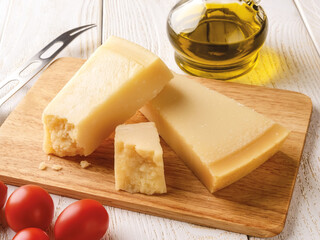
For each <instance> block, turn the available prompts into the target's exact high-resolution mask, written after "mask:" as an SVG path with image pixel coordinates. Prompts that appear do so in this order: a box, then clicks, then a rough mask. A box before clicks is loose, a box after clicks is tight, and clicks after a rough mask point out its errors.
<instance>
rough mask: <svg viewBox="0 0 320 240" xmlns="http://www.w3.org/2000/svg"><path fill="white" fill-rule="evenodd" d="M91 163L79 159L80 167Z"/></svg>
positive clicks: (85, 166)
mask: <svg viewBox="0 0 320 240" xmlns="http://www.w3.org/2000/svg"><path fill="white" fill-rule="evenodd" d="M90 165H91V163H89V162H87V161H81V162H80V166H81V168H87V167H89V166H90Z"/></svg>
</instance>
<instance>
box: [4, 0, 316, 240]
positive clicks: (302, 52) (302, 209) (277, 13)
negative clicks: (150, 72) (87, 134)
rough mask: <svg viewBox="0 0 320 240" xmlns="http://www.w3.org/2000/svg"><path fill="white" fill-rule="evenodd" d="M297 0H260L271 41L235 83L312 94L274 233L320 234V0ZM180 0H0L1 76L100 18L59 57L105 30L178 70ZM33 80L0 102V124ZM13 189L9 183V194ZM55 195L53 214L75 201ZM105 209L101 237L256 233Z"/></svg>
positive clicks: (87, 49) (86, 48)
mask: <svg viewBox="0 0 320 240" xmlns="http://www.w3.org/2000/svg"><path fill="white" fill-rule="evenodd" d="M295 1H296V5H295V2H294V0H281V1H278V0H265V1H262V6H263V7H264V9H265V11H266V13H267V15H268V18H269V23H270V24H269V34H268V38H267V41H266V44H265V45H264V47H263V49H262V50H261V58H260V61H259V64H258V66H257V67H256V68H255V69H254V70H253V71H252V72H250V73H249V74H247V75H246V76H244V77H241V78H239V79H236V80H234V81H236V82H241V83H247V84H257V85H264V86H268V87H273V88H281V89H288V90H294V91H298V92H301V93H304V94H306V95H308V96H309V97H311V99H312V102H313V115H312V119H311V124H310V128H309V133H308V137H307V141H306V146H305V149H304V153H303V156H302V161H301V167H300V170H299V174H298V178H297V182H296V185H295V190H294V194H293V199H292V201H291V206H290V209H289V214H288V218H287V221H286V225H285V228H284V230H283V232H282V233H281V234H280V235H278V236H276V237H274V238H273V239H297V240H298V239H299V240H300V239H309V240H310V239H320V201H319V199H320V144H319V143H320V142H319V136H320V93H319V90H320V54H319V53H318V52H317V50H316V49H317V48H318V49H319V51H320V17H319V13H320V2H319V0H295ZM176 2H177V1H176V0H55V1H49V0H23V1H22V0H0V81H1V80H2V79H4V78H5V77H6V76H7V75H8V74H9V73H10V72H11V71H14V70H15V69H16V68H17V67H18V66H19V65H21V64H23V63H24V62H25V61H26V60H28V59H29V58H30V57H32V56H33V54H34V53H36V52H38V51H39V50H40V49H41V48H42V47H43V46H45V45H46V44H47V43H49V42H50V41H51V40H52V39H54V38H56V36H58V35H59V34H61V33H63V32H64V31H66V30H69V29H71V28H74V27H77V26H80V25H84V24H88V23H96V24H97V25H98V27H97V28H95V29H94V30H91V31H88V32H86V33H84V34H83V35H81V36H80V37H79V38H78V39H76V40H75V41H74V42H72V43H71V44H70V45H69V46H68V47H67V48H66V49H65V50H64V51H63V52H62V53H61V54H60V55H59V57H63V56H71V57H80V58H88V56H89V55H90V54H91V53H92V52H93V51H94V50H95V49H96V48H97V47H98V46H99V45H100V44H101V43H102V42H104V41H105V39H107V37H108V36H110V35H116V36H120V37H123V38H126V39H128V40H131V41H134V42H136V43H138V44H140V45H142V46H144V47H146V48H148V49H150V50H151V51H153V52H154V53H156V54H157V55H159V56H160V57H161V58H162V59H163V60H164V61H165V62H166V63H167V65H168V66H169V67H170V68H171V69H172V70H174V71H177V72H180V70H179V69H178V67H177V65H176V64H175V62H174V58H173V49H172V47H171V45H170V44H169V41H168V39H167V36H166V16H167V14H168V12H169V10H170V9H171V7H172V6H173V5H174V4H175V3H176ZM297 6H298V7H299V8H300V9H301V12H302V15H300V14H299V11H298V10H297ZM301 16H303V18H302V17H301ZM306 26H307V27H308V29H309V31H308V30H307V27H306ZM36 79H37V77H36V78H35V79H33V80H32V81H31V82H29V84H27V85H26V86H25V87H24V88H23V89H22V90H20V92H19V93H18V94H16V95H15V96H14V97H13V98H11V99H10V101H9V102H7V103H6V104H5V105H3V106H2V108H1V109H0V124H1V123H2V122H3V121H4V120H5V118H6V117H7V115H8V114H9V113H10V112H11V111H12V110H13V109H14V108H15V106H16V105H17V103H18V102H19V101H20V100H21V99H22V98H23V96H24V95H25V94H26V92H27V91H28V89H29V88H30V87H31V86H32V85H33V83H34V82H35V81H36ZM0 96H1V92H0ZM2 167H3V166H2ZM14 189H16V187H14V186H9V194H10V193H11V192H12V191H13V190H14ZM52 197H53V199H54V203H55V207H56V211H55V218H56V217H57V216H58V215H59V214H60V212H61V211H62V210H63V209H64V208H65V207H66V206H68V205H69V204H70V203H72V202H74V201H75V200H74V199H70V198H66V197H63V196H56V195H52ZM106 209H107V210H108V212H109V214H110V228H109V230H108V232H107V234H106V236H105V237H104V238H103V239H110V240H111V239H130V240H132V239H228V240H233V239H234V240H240V239H241V240H244V239H256V238H253V237H250V236H246V235H241V234H237V233H231V232H226V231H222V230H217V229H210V228H204V227H200V226H195V225H192V224H187V223H183V222H177V221H173V220H168V219H164V218H158V217H153V216H148V215H144V214H139V213H135V212H129V211H125V210H121V209H116V208H112V207H108V206H106ZM50 234H51V236H52V229H51V232H50ZM13 236H14V233H13V232H12V231H11V230H10V229H8V228H6V227H4V226H2V227H1V228H0V240H4V239H6V240H8V239H12V238H13Z"/></svg>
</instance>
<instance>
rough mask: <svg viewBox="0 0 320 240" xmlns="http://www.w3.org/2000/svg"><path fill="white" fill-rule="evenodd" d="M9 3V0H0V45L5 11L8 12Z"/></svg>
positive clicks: (5, 16) (5, 15) (5, 17)
mask: <svg viewBox="0 0 320 240" xmlns="http://www.w3.org/2000/svg"><path fill="white" fill-rule="evenodd" d="M9 5H10V0H1V1H0V45H1V38H2V31H3V27H4V25H5V23H6V20H7V13H8V12H9V8H10V6H9Z"/></svg>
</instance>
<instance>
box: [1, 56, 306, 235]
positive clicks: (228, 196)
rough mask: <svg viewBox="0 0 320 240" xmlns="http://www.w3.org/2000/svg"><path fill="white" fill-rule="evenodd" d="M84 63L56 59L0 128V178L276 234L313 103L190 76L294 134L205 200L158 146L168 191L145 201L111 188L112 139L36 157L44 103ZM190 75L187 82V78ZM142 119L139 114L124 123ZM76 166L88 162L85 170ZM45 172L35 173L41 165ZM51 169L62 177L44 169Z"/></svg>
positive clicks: (140, 209)
mask: <svg viewBox="0 0 320 240" xmlns="http://www.w3.org/2000/svg"><path fill="white" fill-rule="evenodd" d="M83 63H84V60H82V59H75V58H62V59H58V60H56V61H55V62H54V63H52V64H51V65H50V66H49V68H48V69H47V70H46V71H45V72H44V73H43V74H42V76H41V77H40V78H39V80H38V81H37V82H36V84H35V85H34V86H33V87H32V89H31V90H30V91H29V92H28V94H27V96H26V97H25V98H24V99H23V100H22V101H21V103H20V104H19V106H18V107H17V108H16V109H15V110H14V111H13V112H12V113H11V115H10V116H9V117H8V118H7V120H6V121H5V122H4V123H3V125H2V126H1V128H0V179H1V180H3V181H4V182H5V183H7V184H13V185H17V186H20V185H24V184H29V183H34V184H37V185H40V186H42V187H44V188H45V189H47V190H48V191H49V192H50V193H55V194H59V195H64V196H68V197H73V198H77V199H81V198H92V199H96V200H98V201H100V202H101V203H103V204H105V205H109V206H114V207H119V208H123V209H128V210H132V211H137V212H142V213H147V214H152V215H156V216H161V217H166V218H171V219H176V220H180V221H186V222H190V223H195V224H199V225H204V226H209V227H214V228H221V229H225V230H230V231H234V232H239V233H243V234H247V235H252V236H259V237H271V236H274V235H276V234H279V233H280V232H281V231H282V229H283V227H284V223H285V220H286V216H287V212H288V207H289V204H290V200H291V196H292V191H293V187H294V183H295V179H296V175H297V171H298V168H299V163H300V158H301V154H302V150H303V146H304V142H305V137H306V132H307V129H308V125H309V120H310V115H311V111H312V104H311V101H310V99H309V98H308V97H307V96H305V95H303V94H300V93H296V92H290V91H285V90H278V89H269V88H264V87H257V86H249V85H241V84H236V83H227V82H222V81H214V80H209V79H201V78H195V79H196V80H197V81H200V82H201V83H203V84H205V85H206V86H207V87H209V88H212V89H215V90H217V91H219V92H221V93H223V94H225V95H227V96H229V97H231V98H234V99H236V100H238V101H239V102H240V103H242V104H244V105H247V106H249V107H252V108H254V109H255V110H256V111H257V112H260V113H262V114H264V115H266V116H267V117H269V118H271V119H273V120H275V121H276V122H279V123H280V124H282V125H284V126H285V127H287V128H288V129H290V130H291V131H292V132H291V134H290V135H289V137H288V139H287V140H286V142H285V143H284V145H283V147H282V148H281V150H280V151H279V152H278V153H277V154H276V155H275V156H273V157H272V158H271V159H269V160H268V161H267V162H266V163H265V164H263V165H262V166H260V167H259V168H258V169H256V170H255V171H253V172H252V173H251V174H249V175H248V176H246V177H244V178H242V179H241V180H239V181H238V182H236V183H234V184H232V185H230V186H229V187H227V188H225V189H222V190H220V191H218V192H216V193H215V194H210V193H209V192H208V190H207V189H206V188H205V187H204V186H203V185H202V184H201V183H200V181H199V180H198V179H197V178H196V177H195V176H194V175H193V174H192V172H191V171H190V170H189V169H188V168H187V167H186V166H185V165H184V163H183V162H182V161H181V160H180V159H179V158H178V156H177V155H176V154H175V153H174V152H173V151H172V150H171V149H170V148H169V147H168V146H167V144H166V143H165V142H164V141H163V140H161V144H162V147H163V150H164V165H165V176H166V182H167V187H168V193H167V194H164V195H156V196H145V195H142V194H130V193H126V192H123V191H116V190H115V189H114V173H113V136H112V137H110V138H109V139H106V140H105V141H104V142H103V143H102V144H101V146H100V147H99V148H98V149H97V150H96V151H95V152H94V153H93V154H91V155H90V156H88V157H67V158H59V157H55V156H51V157H48V155H46V154H44V153H43V151H42V137H43V131H42V123H41V114H42V111H43V109H44V108H45V106H46V105H47V104H48V103H49V101H50V100H51V99H52V98H53V97H54V96H55V95H56V94H57V93H58V91H59V90H60V89H61V88H62V87H63V86H64V84H65V83H66V82H67V81H68V80H69V79H70V77H71V76H72V75H73V74H74V73H75V72H76V71H77V70H78V69H79V67H80V66H81V65H82V64H83ZM186 77H189V76H186ZM142 121H146V119H145V118H144V116H143V115H142V114H141V113H139V112H138V113H137V114H136V115H135V116H134V117H132V118H131V119H130V120H129V122H142ZM81 160H87V161H88V162H90V163H91V164H92V166H91V167H89V168H87V169H82V168H81V167H80V165H79V162H80V161H81ZM43 161H44V162H46V163H47V165H48V166H49V168H48V169H47V170H44V171H41V170H39V169H38V166H39V163H41V162H43ZM53 164H59V165H61V166H62V167H63V169H62V170H61V171H54V170H52V169H51V168H50V166H52V165H53Z"/></svg>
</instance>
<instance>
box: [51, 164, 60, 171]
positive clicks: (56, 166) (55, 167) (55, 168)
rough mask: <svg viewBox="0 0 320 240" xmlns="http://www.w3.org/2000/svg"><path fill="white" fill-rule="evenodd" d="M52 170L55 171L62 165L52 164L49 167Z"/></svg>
mask: <svg viewBox="0 0 320 240" xmlns="http://www.w3.org/2000/svg"><path fill="white" fill-rule="evenodd" d="M51 168H52V169H53V170H55V171H60V170H61V169H62V166H60V165H57V164H53V166H52V167H51Z"/></svg>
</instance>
